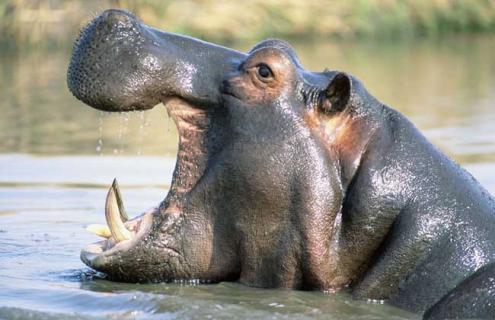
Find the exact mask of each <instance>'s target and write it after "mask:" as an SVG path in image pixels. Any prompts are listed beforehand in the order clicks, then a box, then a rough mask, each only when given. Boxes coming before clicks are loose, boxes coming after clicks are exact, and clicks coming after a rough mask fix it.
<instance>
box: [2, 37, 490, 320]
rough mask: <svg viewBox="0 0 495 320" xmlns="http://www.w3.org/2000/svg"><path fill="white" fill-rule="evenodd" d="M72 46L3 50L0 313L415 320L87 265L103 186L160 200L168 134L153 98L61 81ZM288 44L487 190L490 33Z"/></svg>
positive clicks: (169, 155) (353, 304)
mask: <svg viewBox="0 0 495 320" xmlns="http://www.w3.org/2000/svg"><path fill="white" fill-rule="evenodd" d="M249 46H250V44H246V45H243V46H240V47H239V49H246V48H248V47H249ZM69 47H70V46H69V45H68V46H67V47H65V48H61V49H60V50H55V51H52V52H37V51H36V50H34V51H30V52H29V53H28V52H19V53H16V54H13V53H6V52H1V50H0V111H1V113H0V318H7V319H25V318H28V319H67V318H70V319H94V318H109V319H135V318H156V319H204V318H216V319H231V318H238V319H244V318H251V319H261V318H263V319H264V318H270V319H286V318H290V319H306V318H326V319H411V318H415V317H416V316H415V315H412V314H410V313H407V312H404V311H401V310H399V309H396V308H393V307H391V306H388V305H386V304H385V305H381V304H373V303H367V302H366V301H354V300H352V299H351V298H350V297H349V296H348V295H346V294H345V293H344V294H338V295H332V294H323V293H319V292H300V291H285V290H262V289H255V288H248V287H245V286H242V285H238V284H235V283H221V284H215V285H200V286H186V285H180V284H150V285H130V284H121V283H112V282H109V281H106V280H104V279H101V277H100V275H98V274H95V273H93V272H92V271H91V270H89V269H88V268H86V267H85V266H84V265H83V263H82V262H81V261H80V260H79V251H80V249H81V248H82V247H84V246H85V245H86V244H88V243H90V242H94V241H96V240H97V239H96V236H93V235H91V234H89V233H87V232H86V231H85V230H84V227H85V226H86V225H87V224H90V223H103V222H104V216H103V205H104V196H105V192H106V188H107V186H108V184H109V183H110V182H111V181H112V179H113V178H114V177H118V178H119V181H120V184H121V186H122V189H123V194H124V198H125V200H126V204H127V208H128V211H129V212H134V213H136V214H137V213H140V212H143V211H144V210H146V209H148V208H149V207H151V206H154V205H156V204H157V203H159V202H160V201H161V200H162V199H163V198H164V197H165V194H166V192H167V187H168V184H169V182H170V179H171V174H172V170H173V166H174V161H175V150H176V143H177V133H176V130H175V126H174V124H173V123H172V121H171V120H169V119H168V118H167V116H166V112H165V110H164V108H163V107H161V106H158V107H156V108H155V109H153V110H151V111H148V112H146V113H131V114H125V115H116V114H111V115H108V114H103V113H100V112H98V111H95V110H93V109H90V108H88V107H85V106H84V105H83V104H81V103H80V102H78V101H76V100H75V99H74V98H72V97H71V95H70V93H69V92H68V91H67V89H66V85H65V72H66V66H67V63H68V57H69V53H70V52H69V51H70V50H69ZM295 47H296V49H297V50H298V52H299V54H300V58H301V61H302V63H303V65H305V66H306V67H307V68H309V69H313V70H322V69H323V68H324V67H328V68H330V69H339V70H343V71H347V72H349V73H352V74H354V75H355V76H357V77H359V78H360V79H361V80H362V81H363V82H364V84H365V85H366V86H367V87H368V89H369V90H370V91H371V92H372V93H373V94H374V95H375V96H376V97H378V98H379V99H380V100H381V101H383V102H385V103H387V104H388V105H391V106H393V107H394V108H396V109H398V110H399V111H401V112H403V113H404V114H406V115H407V116H408V117H409V118H410V119H411V120H412V121H413V122H414V123H415V124H416V125H417V126H418V127H419V128H420V129H421V130H422V132H423V133H424V134H425V135H426V136H427V137H428V138H429V139H430V140H431V141H433V142H434V143H435V144H436V145H437V146H439V147H440V148H441V149H442V150H443V151H445V152H446V153H447V154H448V155H449V156H451V157H453V158H454V159H455V160H457V161H458V162H460V163H461V164H462V165H463V166H465V167H466V168H467V169H468V170H469V171H470V172H472V173H473V175H474V176H476V177H477V178H478V179H479V180H480V181H481V183H482V184H483V185H484V186H485V187H486V188H487V189H488V190H489V191H490V192H491V193H492V194H494V193H495V129H494V123H495V59H494V58H493V52H495V37H493V36H476V37H474V36H465V37H456V38H450V39H445V40H442V41H417V42H409V43H387V44H379V43H334V42H332V41H322V42H320V43H313V44H308V43H300V44H295Z"/></svg>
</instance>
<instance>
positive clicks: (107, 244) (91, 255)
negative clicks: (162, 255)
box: [81, 212, 153, 270]
mask: <svg viewBox="0 0 495 320" xmlns="http://www.w3.org/2000/svg"><path fill="white" fill-rule="evenodd" d="M137 219H140V221H139V226H138V229H137V232H136V235H135V236H134V237H133V238H132V239H130V240H124V241H121V242H118V243H115V242H114V241H113V240H111V239H107V240H103V241H99V242H96V243H93V244H90V245H88V246H87V247H86V248H84V249H83V250H82V251H81V260H82V261H83V262H84V263H85V264H86V265H87V266H89V267H91V268H93V269H96V270H100V269H101V268H102V267H104V266H105V265H107V264H108V263H109V262H110V260H112V259H113V258H115V257H117V256H118V255H119V254H120V253H122V252H125V251H128V250H130V249H131V248H133V247H135V246H137V245H139V243H140V242H141V241H143V240H144V238H145V237H146V236H147V235H148V234H149V233H150V231H151V227H152V224H153V212H148V213H145V214H143V215H142V216H141V217H140V218H137Z"/></svg>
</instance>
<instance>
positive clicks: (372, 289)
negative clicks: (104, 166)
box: [68, 9, 495, 318]
mask: <svg viewBox="0 0 495 320" xmlns="http://www.w3.org/2000/svg"><path fill="white" fill-rule="evenodd" d="M411 81H414V79H411ZM68 87H69V89H70V91H71V92H72V93H73V94H74V95H75V97H77V98H78V99H80V100H81V101H82V102H84V103H86V104H88V105H89V106H91V107H93V108H96V109H99V110H104V111H112V112H128V111H133V110H146V109H150V108H153V107H154V106H156V105H158V104H160V103H162V104H163V105H164V106H165V107H166V109H167V110H168V113H169V116H170V117H171V118H172V119H173V120H174V122H175V124H176V126H177V130H178V133H179V145H178V155H177V162H176V166H175V170H174V173H173V179H172V182H171V186H170V189H169V191H168V194H167V195H166V197H165V199H164V200H163V202H161V203H160V204H159V205H158V206H157V207H156V208H155V209H153V210H150V211H148V212H145V213H144V214H142V215H140V216H137V217H136V218H133V219H129V218H128V217H127V214H126V213H125V210H124V207H123V202H122V197H121V196H120V191H119V188H118V185H117V183H116V182H114V184H112V187H111V188H110V190H109V192H108V195H107V199H106V206H105V215H106V219H107V222H108V226H92V227H91V230H93V231H94V232H96V233H97V234H99V235H101V236H103V237H104V238H105V239H103V240H102V241H100V242H97V243H95V244H91V245H89V246H88V247H86V248H84V249H83V250H82V252H81V259H82V261H83V262H84V263H85V264H87V265H88V266H89V267H91V268H93V269H95V270H98V271H101V272H103V273H105V274H106V275H107V276H108V278H109V279H111V280H115V281H125V282H157V281H158V282H160V281H176V280H180V281H194V282H200V283H206V282H208V283H212V282H220V281H237V282H239V283H241V284H245V285H248V286H254V287H262V288H287V289H298V290H322V291H327V292H338V291H342V290H346V291H348V292H350V293H351V294H352V295H353V296H354V297H355V298H357V299H373V300H385V301H388V302H389V303H391V304H393V305H396V306H399V307H401V308H405V309H407V310H411V311H413V312H417V313H419V314H425V317H431V318H442V317H454V318H455V317H457V318H463V317H474V318H478V317H480V318H488V317H493V315H494V314H495V281H494V279H495V267H494V266H495V201H494V199H493V197H492V196H491V195H489V193H488V192H487V191H486V190H485V189H484V188H483V187H482V186H480V184H479V183H478V182H477V181H476V180H475V179H474V178H473V177H472V176H471V175H470V174H469V173H468V172H466V171H465V170H463V169H462V168H460V167H459V166H458V165H457V164H456V163H454V162H453V161H452V160H450V159H449V158H448V157H447V156H445V155H444V154H443V153H442V152H441V151H440V150H439V149H438V148H436V147H435V146H433V145H432V144H431V143H430V142H429V141H428V140H427V139H426V138H425V137H424V136H423V135H422V134H421V133H420V132H419V131H418V129H416V128H415V126H414V125H413V124H412V123H411V122H409V121H408V120H407V119H406V118H405V117H404V116H403V115H402V114H400V113H399V112H397V111H395V110H394V109H392V108H390V107H388V106H386V105H385V104H383V103H381V102H380V101H378V100H377V99H376V98H374V97H373V96H372V95H371V94H370V93H369V92H368V91H367V90H366V88H365V87H364V85H363V84H362V83H361V82H360V81H359V80H358V79H356V78H355V77H353V76H351V75H350V74H348V73H345V72H341V71H330V70H327V69H325V71H322V72H311V71H307V70H305V69H304V68H303V66H302V65H301V63H300V62H299V60H298V58H297V55H296V53H295V52H294V50H293V49H292V48H291V46H290V45H289V44H288V43H287V42H284V41H281V40H273V39H270V40H265V41H262V42H260V43H258V44H257V45H255V46H254V47H253V48H252V49H251V50H250V51H249V52H247V53H244V52H239V51H236V50H232V49H229V48H226V47H222V46H218V45H215V44H211V43H207V42H204V41H201V40H197V39H194V38H191V37H187V36H181V35H177V34H173V33H169V32H165V31H161V30H157V29H154V28H152V27H149V26H147V25H145V24H144V23H143V22H141V21H140V20H139V19H138V18H137V17H135V16H134V15H132V14H131V13H129V12H127V11H123V10H115V9H113V10H107V11H104V12H103V13H101V14H100V15H99V16H97V17H96V18H95V19H94V20H93V21H92V22H90V23H89V25H88V26H86V27H85V28H84V29H83V30H82V31H81V34H80V36H79V38H78V39H77V40H76V42H75V45H74V49H73V54H72V58H71V61H70V65H69V68H68ZM404 90H407V88H404Z"/></svg>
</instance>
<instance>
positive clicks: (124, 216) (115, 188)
mask: <svg viewBox="0 0 495 320" xmlns="http://www.w3.org/2000/svg"><path fill="white" fill-rule="evenodd" d="M112 188H113V191H114V192H115V198H117V205H118V206H119V213H120V218H121V219H122V221H123V222H126V221H128V220H129V216H128V215H127V213H126V212H125V209H124V202H123V201H122V194H121V193H120V188H119V183H118V182H117V178H115V179H113V183H112Z"/></svg>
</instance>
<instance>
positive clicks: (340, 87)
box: [320, 72, 352, 113]
mask: <svg viewBox="0 0 495 320" xmlns="http://www.w3.org/2000/svg"><path fill="white" fill-rule="evenodd" d="M351 86H352V82H351V77H350V76H349V75H347V74H346V73H343V72H339V73H337V74H336V75H335V76H334V77H333V79H332V80H331V81H330V84H329V85H328V86H327V88H326V89H325V91H324V95H323V99H322V102H321V103H320V109H321V110H322V111H324V112H326V113H333V112H340V111H343V110H344V109H345V108H346V107H347V105H348V104H349V100H350V97H351Z"/></svg>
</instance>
